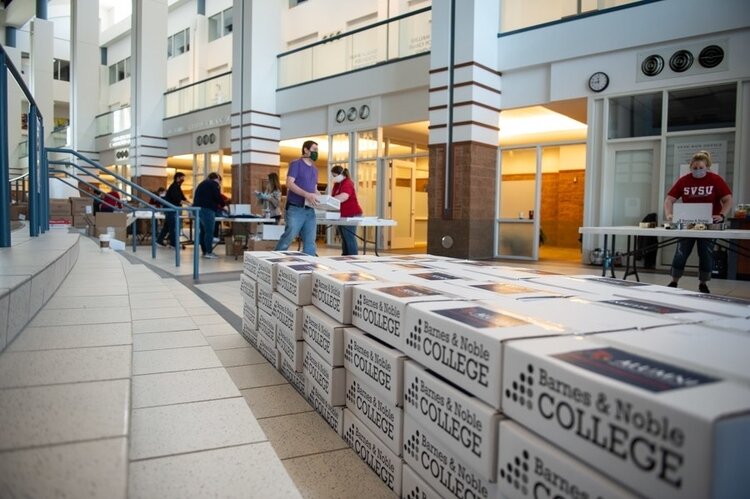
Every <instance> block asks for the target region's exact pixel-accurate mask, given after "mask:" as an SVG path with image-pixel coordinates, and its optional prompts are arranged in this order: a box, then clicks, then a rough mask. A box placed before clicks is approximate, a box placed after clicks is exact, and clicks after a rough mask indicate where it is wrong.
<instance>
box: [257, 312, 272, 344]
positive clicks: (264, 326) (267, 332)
mask: <svg viewBox="0 0 750 499" xmlns="http://www.w3.org/2000/svg"><path fill="white" fill-rule="evenodd" d="M258 331H260V333H261V334H263V335H264V336H265V337H266V338H268V341H270V342H271V343H272V344H276V323H275V322H274V321H273V317H271V315H270V314H266V313H265V312H261V313H259V314H258Z"/></svg>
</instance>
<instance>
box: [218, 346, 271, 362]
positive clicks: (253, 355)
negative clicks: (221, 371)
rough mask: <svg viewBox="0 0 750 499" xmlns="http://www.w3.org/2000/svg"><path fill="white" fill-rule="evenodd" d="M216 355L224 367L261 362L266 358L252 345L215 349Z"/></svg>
mask: <svg viewBox="0 0 750 499" xmlns="http://www.w3.org/2000/svg"><path fill="white" fill-rule="evenodd" d="M216 356H217V357H218V358H219V360H220V361H221V363H222V364H223V365H224V367H235V366H249V365H250V364H263V363H264V362H267V361H266V359H265V358H264V357H263V356H262V355H261V354H260V353H258V351H257V350H256V349H254V348H253V347H247V348H230V349H227V350H216Z"/></svg>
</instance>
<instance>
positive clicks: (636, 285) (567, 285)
mask: <svg viewBox="0 0 750 499" xmlns="http://www.w3.org/2000/svg"><path fill="white" fill-rule="evenodd" d="M529 283H539V284H543V285H546V286H555V287H558V288H560V289H562V290H568V291H572V292H574V293H577V294H579V295H580V294H598V295H614V294H618V293H620V292H622V291H626V290H630V291H632V292H633V293H640V292H643V291H648V290H658V289H667V288H666V286H661V285H658V284H648V283H645V282H638V281H626V280H624V279H613V278H611V277H602V276H597V275H547V276H538V277H533V278H531V279H529ZM677 292H680V290H677Z"/></svg>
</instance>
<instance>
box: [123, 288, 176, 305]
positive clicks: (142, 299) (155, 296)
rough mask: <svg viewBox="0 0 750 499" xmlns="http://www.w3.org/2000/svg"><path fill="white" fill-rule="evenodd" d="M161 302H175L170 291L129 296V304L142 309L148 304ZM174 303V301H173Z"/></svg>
mask: <svg viewBox="0 0 750 499" xmlns="http://www.w3.org/2000/svg"><path fill="white" fill-rule="evenodd" d="M161 300H175V297H174V296H173V295H172V292H171V291H159V292H157V293H154V292H150V293H138V294H135V293H132V294H131V296H130V303H131V304H132V305H133V306H137V307H144V306H147V305H148V304H149V303H158V302H159V301H161ZM175 301H176V300H175Z"/></svg>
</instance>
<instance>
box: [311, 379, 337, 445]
mask: <svg viewBox="0 0 750 499" xmlns="http://www.w3.org/2000/svg"><path fill="white" fill-rule="evenodd" d="M306 392H307V393H306V395H305V398H306V399H307V401H308V402H309V403H310V405H311V406H312V408H313V409H315V412H317V413H318V414H320V415H321V417H322V418H323V419H324V420H325V421H326V423H328V426H330V427H331V429H332V430H333V431H335V432H336V434H337V435H338V436H340V437H341V436H343V434H344V408H343V407H334V406H332V405H331V404H329V403H328V402H327V401H326V397H325V395H324V394H323V392H321V391H320V389H319V388H318V387H316V386H311V387H310V389H309V390H307V391H306Z"/></svg>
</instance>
